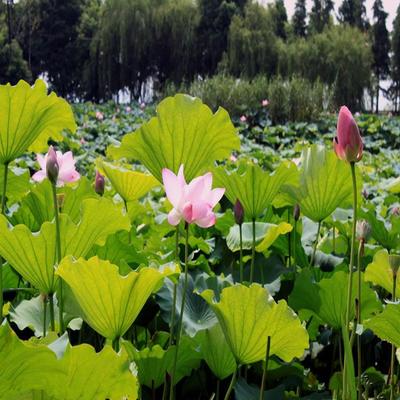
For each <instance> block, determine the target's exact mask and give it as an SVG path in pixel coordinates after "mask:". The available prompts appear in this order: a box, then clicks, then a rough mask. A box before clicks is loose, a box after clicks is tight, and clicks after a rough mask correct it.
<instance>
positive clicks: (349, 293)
mask: <svg viewBox="0 0 400 400" xmlns="http://www.w3.org/2000/svg"><path fill="white" fill-rule="evenodd" d="M350 169H351V179H352V183H353V229H352V236H351V248H350V260H349V281H348V286H347V306H346V319H345V328H346V329H345V331H344V332H346V334H348V331H349V323H350V309H351V299H352V286H353V267H354V250H355V247H356V226H357V178H356V169H355V163H354V162H351V163H350ZM346 375H347V373H346V362H345V363H344V370H343V396H344V398H346V396H347V379H346Z"/></svg>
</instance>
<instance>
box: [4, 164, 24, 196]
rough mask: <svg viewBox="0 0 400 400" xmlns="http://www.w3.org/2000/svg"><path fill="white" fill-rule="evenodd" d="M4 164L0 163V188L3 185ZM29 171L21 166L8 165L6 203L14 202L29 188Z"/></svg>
mask: <svg viewBox="0 0 400 400" xmlns="http://www.w3.org/2000/svg"><path fill="white" fill-rule="evenodd" d="M4 168H5V167H4V165H2V164H0V188H3V185H4ZM29 179H30V176H29V171H28V170H27V169H23V168H17V167H8V176H7V193H6V198H7V202H8V203H14V202H15V201H17V200H19V199H21V197H22V196H23V195H24V194H25V193H26V192H28V190H29Z"/></svg>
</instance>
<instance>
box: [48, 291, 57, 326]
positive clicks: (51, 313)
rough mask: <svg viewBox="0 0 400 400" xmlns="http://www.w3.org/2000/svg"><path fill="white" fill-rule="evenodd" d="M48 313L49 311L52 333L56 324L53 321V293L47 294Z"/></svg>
mask: <svg viewBox="0 0 400 400" xmlns="http://www.w3.org/2000/svg"><path fill="white" fill-rule="evenodd" d="M49 311H50V326H51V330H52V331H53V332H54V331H55V330H56V323H55V320H54V298H53V293H50V294H49Z"/></svg>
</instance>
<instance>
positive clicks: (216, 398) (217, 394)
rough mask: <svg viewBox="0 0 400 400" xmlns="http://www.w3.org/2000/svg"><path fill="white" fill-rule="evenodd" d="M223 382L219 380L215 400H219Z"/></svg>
mask: <svg viewBox="0 0 400 400" xmlns="http://www.w3.org/2000/svg"><path fill="white" fill-rule="evenodd" d="M220 386H221V381H220V380H219V379H218V378H217V388H216V390H215V400H219V392H220Z"/></svg>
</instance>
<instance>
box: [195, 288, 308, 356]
mask: <svg viewBox="0 0 400 400" xmlns="http://www.w3.org/2000/svg"><path fill="white" fill-rule="evenodd" d="M201 296H202V297H203V298H204V299H205V300H206V301H207V302H208V303H209V304H210V305H211V307H212V308H213V310H214V311H215V313H216V315H217V318H218V321H219V323H220V324H221V327H222V331H223V332H224V335H225V339H226V341H227V342H228V344H229V347H230V348H231V350H232V353H233V354H234V356H235V358H236V361H237V363H239V364H251V363H254V362H257V361H260V360H263V359H264V358H265V351H266V346H267V340H268V336H270V337H271V348H270V354H271V355H277V356H278V357H280V358H281V359H282V360H284V361H287V362H289V361H291V360H292V359H293V358H294V357H301V356H302V355H303V353H304V350H305V349H307V348H308V333H307V330H306V329H305V328H304V327H303V326H302V325H301V322H300V320H299V318H298V317H297V315H296V314H295V313H294V312H293V311H292V310H291V309H290V308H289V307H288V306H287V304H286V301H284V300H280V301H279V302H278V303H276V302H275V301H274V299H273V298H272V297H271V296H270V295H269V293H268V291H267V290H266V289H264V288H263V287H261V286H260V285H258V284H252V285H251V286H250V287H247V286H244V285H241V284H238V285H235V286H231V287H227V288H225V289H223V290H222V292H221V296H220V301H219V302H215V301H214V292H213V291H212V290H206V291H204V292H203V293H202V294H201Z"/></svg>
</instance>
